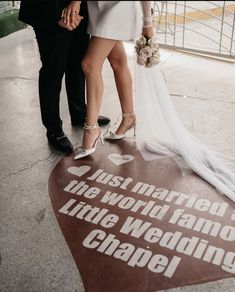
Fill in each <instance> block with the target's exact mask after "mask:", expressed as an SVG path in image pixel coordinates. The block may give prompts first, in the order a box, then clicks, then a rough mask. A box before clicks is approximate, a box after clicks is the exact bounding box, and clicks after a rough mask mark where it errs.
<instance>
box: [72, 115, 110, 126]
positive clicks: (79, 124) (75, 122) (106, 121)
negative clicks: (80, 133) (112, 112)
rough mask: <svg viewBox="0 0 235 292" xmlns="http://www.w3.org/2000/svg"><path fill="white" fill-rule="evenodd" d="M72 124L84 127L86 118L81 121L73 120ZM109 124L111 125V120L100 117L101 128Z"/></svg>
mask: <svg viewBox="0 0 235 292" xmlns="http://www.w3.org/2000/svg"><path fill="white" fill-rule="evenodd" d="M71 123H72V125H73V126H84V123H85V117H84V118H80V119H76V120H75V119H72V120H71ZM108 123H110V119H109V118H108V117H105V116H99V117H98V124H99V125H100V126H104V125H107V124H108Z"/></svg>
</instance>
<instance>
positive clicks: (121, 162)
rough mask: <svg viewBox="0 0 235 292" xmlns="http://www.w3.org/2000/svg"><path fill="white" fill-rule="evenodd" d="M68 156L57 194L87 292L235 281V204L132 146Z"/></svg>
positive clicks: (55, 184) (53, 190)
mask: <svg viewBox="0 0 235 292" xmlns="http://www.w3.org/2000/svg"><path fill="white" fill-rule="evenodd" d="M73 157H74V154H71V155H70V156H65V157H64V158H63V159H62V160H61V161H60V162H59V163H58V164H57V165H56V167H55V169H54V170H53V171H52V173H51V176H50V179H49V194H50V198H51V202H52V206H53V209H54V212H55V215H56V218H57V220H58V223H59V225H60V228H61V230H62V232H63V235H64V237H65V239H66V241H67V243H68V246H69V248H70V250H71V253H72V255H73V257H74V260H75V262H76V264H77V267H78V269H79V271H80V273H81V276H82V279H83V283H84V286H85V289H86V291H87V292H101V291H102V292H113V291H115V292H150V291H151V292H153V291H159V290H163V289H168V288H174V287H179V286H185V285H191V284H198V283H203V282H208V281H213V280H217V279H221V278H227V277H232V276H234V274H235V249H234V246H235V245H234V242H235V224H234V223H235V210H234V204H233V203H232V202H231V201H229V200H228V199H226V197H223V196H221V195H219V194H218V193H217V192H216V191H215V189H214V188H212V187H211V186H210V185H209V184H208V183H206V182H205V181H203V180H202V179H201V178H200V177H198V176H197V175H196V174H194V173H192V174H189V175H185V176H182V174H181V170H180V169H179V167H178V165H177V163H176V162H175V160H174V159H171V158H165V159H160V160H153V161H148V162H146V161H144V160H143V158H142V156H141V155H140V153H139V152H138V151H137V149H136V146H135V143H134V142H132V141H118V142H115V143H111V142H110V143H109V142H106V143H105V146H104V147H100V148H99V149H98V150H97V151H96V152H95V153H94V154H93V155H91V156H90V157H86V158H83V159H81V160H77V161H75V160H74V159H73Z"/></svg>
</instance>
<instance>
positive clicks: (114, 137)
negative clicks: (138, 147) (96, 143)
mask: <svg viewBox="0 0 235 292" xmlns="http://www.w3.org/2000/svg"><path fill="white" fill-rule="evenodd" d="M122 117H123V118H127V117H135V113H134V112H131V113H126V114H125V113H123V114H122ZM131 129H134V137H135V135H136V119H135V120H134V122H133V124H132V125H131V126H130V127H128V128H127V129H125V131H124V132H123V133H122V134H116V133H113V132H111V131H109V132H108V134H107V135H105V139H108V140H121V139H123V138H124V137H125V134H126V133H127V132H128V131H130V130H131Z"/></svg>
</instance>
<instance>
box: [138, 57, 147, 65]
mask: <svg viewBox="0 0 235 292" xmlns="http://www.w3.org/2000/svg"><path fill="white" fill-rule="evenodd" d="M146 61H147V59H146V58H145V57H143V56H137V64H138V65H141V66H143V65H145V64H146Z"/></svg>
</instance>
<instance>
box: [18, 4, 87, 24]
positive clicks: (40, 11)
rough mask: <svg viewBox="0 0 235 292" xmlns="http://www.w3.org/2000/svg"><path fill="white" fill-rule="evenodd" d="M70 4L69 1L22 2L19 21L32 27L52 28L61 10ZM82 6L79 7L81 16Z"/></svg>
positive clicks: (82, 12)
mask: <svg viewBox="0 0 235 292" xmlns="http://www.w3.org/2000/svg"><path fill="white" fill-rule="evenodd" d="M70 2H71V0H22V1H21V5H20V11H19V20H21V21H22V22H25V23H27V24H29V25H31V26H33V27H39V28H40V27H48V28H52V27H53V26H56V25H57V22H58V21H59V19H60V18H61V12H62V10H63V9H64V7H65V6H66V5H67V4H68V3H70ZM83 2H84V1H83ZM84 4H85V3H82V5H81V15H83V14H84Z"/></svg>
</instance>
